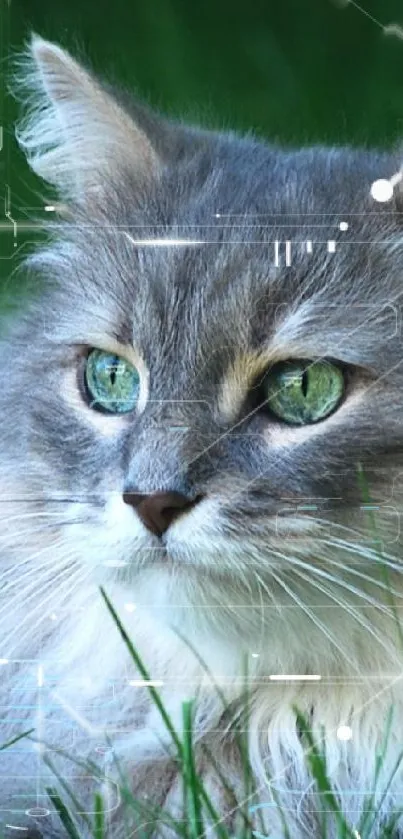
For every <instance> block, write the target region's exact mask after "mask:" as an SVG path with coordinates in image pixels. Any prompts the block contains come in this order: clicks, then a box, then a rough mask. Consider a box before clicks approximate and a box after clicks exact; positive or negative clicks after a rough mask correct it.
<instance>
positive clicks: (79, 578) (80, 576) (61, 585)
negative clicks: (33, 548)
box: [3, 568, 91, 653]
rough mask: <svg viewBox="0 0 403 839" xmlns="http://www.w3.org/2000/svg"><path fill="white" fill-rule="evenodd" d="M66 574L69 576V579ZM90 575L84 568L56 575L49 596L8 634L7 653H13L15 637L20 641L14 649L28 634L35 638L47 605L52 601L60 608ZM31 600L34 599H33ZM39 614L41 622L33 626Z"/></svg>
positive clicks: (4, 640)
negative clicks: (12, 641)
mask: <svg viewBox="0 0 403 839" xmlns="http://www.w3.org/2000/svg"><path fill="white" fill-rule="evenodd" d="M66 572H67V574H68V576H67V579H66ZM90 573H91V572H90V570H88V571H87V573H85V572H84V571H83V569H82V568H79V569H77V571H76V572H75V573H73V574H72V573H71V570H70V569H69V568H65V569H63V571H60V572H59V573H58V574H56V577H55V578H54V580H53V581H52V582H51V581H49V586H48V588H51V591H50V594H49V596H47V597H42V598H41V599H40V601H39V603H38V604H37V605H36V607H35V608H34V609H33V610H31V611H29V612H28V614H27V615H26V617H25V618H23V620H22V621H21V622H20V623H19V625H18V627H16V628H15V629H14V631H13V632H9V633H8V634H7V633H6V635H5V637H4V639H3V644H4V648H5V649H6V650H7V652H8V653H9V652H10V650H11V652H12V650H13V647H12V646H11V647H10V642H11V639H12V638H14V637H15V635H18V640H17V644H16V645H14V647H15V646H17V647H19V646H20V645H21V644H23V643H24V641H25V640H26V638H27V635H28V634H29V635H30V636H32V637H33V636H34V629H35V627H37V626H38V625H39V624H40V623H42V622H43V620H44V619H45V617H46V612H45V610H44V607H45V605H46V604H47V603H49V601H50V600H51V601H52V607H53V604H54V608H56V609H57V608H60V606H61V603H63V598H65V597H66V595H68V596H69V598H70V595H71V593H72V592H73V591H74V589H77V588H78V583H79V584H80V585H81V584H82V583H83V582H84V580H85V579H86V578H87V577H88V576H89V575H90ZM74 582H75V583H76V585H74ZM55 583H56V584H55ZM45 592H46V589H45ZM35 594H39V592H36V593H35ZM40 594H43V590H42V591H41V592H40ZM60 595H61V596H60ZM30 599H32V597H31V598H30ZM24 605H25V603H24ZM38 612H39V613H40V618H39V621H37V623H36V624H32V623H31V621H32V618H33V616H34V615H36V614H37V613H38ZM26 623H28V624H29V626H28V627H27V631H26V632H25V633H22V634H21V627H22V626H24V624H26ZM9 648H10V649H9Z"/></svg>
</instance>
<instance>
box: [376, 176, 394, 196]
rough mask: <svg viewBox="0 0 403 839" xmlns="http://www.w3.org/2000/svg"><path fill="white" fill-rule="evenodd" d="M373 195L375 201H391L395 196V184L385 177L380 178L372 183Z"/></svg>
mask: <svg viewBox="0 0 403 839" xmlns="http://www.w3.org/2000/svg"><path fill="white" fill-rule="evenodd" d="M371 195H372V197H373V199H374V200H375V201H380V202H382V201H390V199H391V198H392V196H393V185H392V184H391V182H390V181H387V180H386V179H385V178H380V180H379V181H374V183H373V184H372V186H371Z"/></svg>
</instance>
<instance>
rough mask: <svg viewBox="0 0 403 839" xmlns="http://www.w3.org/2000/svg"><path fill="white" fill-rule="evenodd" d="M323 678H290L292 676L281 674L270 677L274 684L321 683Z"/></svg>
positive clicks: (298, 676) (294, 676) (315, 676)
mask: <svg viewBox="0 0 403 839" xmlns="http://www.w3.org/2000/svg"><path fill="white" fill-rule="evenodd" d="M321 678H322V676H317V675H313V676H306V675H305V676H303V675H292V676H290V675H283V674H279V675H274V676H269V679H270V680H271V681H272V682H285V681H287V682H289V681H293V682H319V681H320V680H321Z"/></svg>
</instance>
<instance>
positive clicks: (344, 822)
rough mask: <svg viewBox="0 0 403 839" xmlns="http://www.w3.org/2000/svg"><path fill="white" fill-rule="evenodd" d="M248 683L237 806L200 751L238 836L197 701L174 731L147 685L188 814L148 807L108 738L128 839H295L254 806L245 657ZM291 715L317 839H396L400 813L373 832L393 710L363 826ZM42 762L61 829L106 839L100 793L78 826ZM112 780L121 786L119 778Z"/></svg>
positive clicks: (186, 705) (238, 725)
mask: <svg viewBox="0 0 403 839" xmlns="http://www.w3.org/2000/svg"><path fill="white" fill-rule="evenodd" d="M358 480H359V484H360V487H361V492H362V497H363V500H364V501H365V503H368V504H369V503H370V496H369V491H368V486H367V483H366V480H365V476H364V472H363V470H362V468H361V466H359V469H358ZM368 513H369V525H370V529H371V531H372V534H373V536H374V541H375V543H376V544H379V539H378V538H377V529H376V522H375V517H374V515H373V511H368ZM379 561H380V563H381V565H382V567H383V568H384V570H385V580H386V582H387V584H388V591H389V594H390V598H391V600H390V606H391V610H392V614H393V615H394V617H395V620H396V624H397V635H398V639H399V641H400V642H401V644H402V660H403V632H402V627H401V625H400V620H399V616H398V612H397V609H396V607H395V604H394V599H393V594H392V591H391V587H390V584H389V578H388V575H387V569H386V566H385V563H384V561H383V558H382V553H381V551H379ZM100 593H101V596H102V598H103V600H104V603H105V606H106V608H107V610H108V612H109V614H110V616H111V617H112V619H113V621H114V623H115V624H116V626H117V628H118V630H119V633H120V636H121V638H122V643H124V644H125V645H126V647H127V649H128V651H129V653H130V656H131V658H132V660H133V662H134V664H135V666H136V668H137V669H138V671H139V673H140V674H141V676H142V677H143V678H144V679H145V680H146V681H147V682H149V681H151V680H152V677H151V674H150V673H149V672H148V670H147V667H146V666H145V664H144V662H143V660H142V658H141V657H140V655H139V653H138V651H137V650H136V648H135V645H134V644H133V642H132V640H131V639H130V637H129V635H128V633H127V631H126V629H125V627H124V625H123V623H122V621H121V619H120V617H119V615H118V614H117V612H116V610H115V608H114V606H113V604H112V603H111V601H110V599H109V597H108V595H107V593H106V591H105V590H104V588H103V587H100ZM183 640H185V642H186V643H187V645H188V646H189V648H190V649H192V651H193V652H194V654H195V655H196V657H197V658H198V660H199V662H200V663H201V664H202V666H203V667H204V669H205V670H206V672H208V673H209V670H208V668H207V665H206V664H205V663H204V662H203V661H202V659H201V658H200V656H199V654H198V652H197V650H195V649H194V648H193V647H192V645H191V644H190V643H189V642H188V641H186V639H183ZM210 678H211V679H212V682H213V684H215V683H214V680H213V678H212V675H211V674H210ZM243 683H244V685H245V692H244V695H243V703H242V713H241V714H240V716H239V718H238V720H237V721H235V723H234V737H235V742H236V743H237V746H238V749H239V756H240V761H241V765H242V768H243V780H244V789H243V794H242V798H241V800H238V799H237V796H236V794H235V792H234V790H233V789H232V788H231V786H230V785H229V784H228V781H227V780H226V778H225V777H224V776H223V774H222V769H221V768H220V767H219V766H218V765H217V764H216V762H215V758H214V755H213V754H212V753H211V751H210V750H209V749H208V748H207V746H205V745H204V746H202V749H203V753H204V757H205V758H206V759H207V760H208V761H209V763H210V768H211V769H212V770H213V772H215V773H216V776H217V779H218V780H219V781H220V783H221V784H222V786H223V788H225V790H226V793H227V796H228V800H229V801H230V802H231V810H232V811H234V812H237V813H239V817H240V818H239V821H240V827H239V829H238V832H237V833H236V834H235V835H234V834H233V833H231V832H230V831H229V830H228V829H227V827H226V826H225V824H224V823H223V821H224V815H225V814H223V813H218V812H217V811H216V809H215V807H214V805H213V803H212V801H211V799H210V797H209V795H208V792H207V790H206V788H205V784H204V782H203V778H202V777H201V776H200V775H199V773H198V771H197V765H196V757H195V753H196V747H195V743H194V737H193V719H194V708H195V702H196V699H191V700H190V701H186V702H183V704H182V731H177V730H176V729H175V727H174V724H173V722H172V719H171V718H170V716H169V713H168V711H167V710H166V708H165V707H164V704H163V701H162V699H161V696H160V692H159V691H158V690H157V689H156V688H155V687H154V686H153V685H148V686H147V689H148V691H149V694H150V698H151V700H152V702H153V703H154V705H155V707H156V709H157V710H158V712H159V714H160V717H161V720H162V722H163V724H164V726H165V728H166V730H167V732H168V733H169V736H170V740H171V742H172V745H173V747H174V756H173V757H172V760H174V761H175V763H176V766H177V771H178V774H179V776H180V778H181V782H182V790H183V812H182V818H181V819H178V818H173V817H172V816H171V815H170V814H169V813H167V812H166V811H165V810H164V809H162V808H160V807H157V806H155V805H152V804H150V803H149V802H147V803H146V802H145V801H142V800H139V799H136V798H135V797H134V796H133V794H132V793H131V791H130V784H129V781H128V779H127V777H126V775H125V773H124V771H123V770H122V767H121V765H120V763H119V761H118V759H117V757H116V755H115V754H114V753H113V747H112V743H111V741H110V738H109V737H108V735H105V739H106V743H107V745H108V746H109V747H111V748H112V755H113V762H114V765H115V768H116V770H117V777H118V779H119V780H118V785H119V792H120V797H121V801H122V802H123V810H122V816H121V818H122V820H124V823H125V826H126V837H127V839H129V837H130V836H136V839H151V837H152V836H154V835H156V836H158V827H159V826H160V825H162V824H164V825H167V826H169V827H170V828H171V829H172V831H173V834H174V835H175V836H177V837H183V839H201V837H202V836H204V835H205V830H206V826H207V823H208V820H209V822H210V824H211V823H212V824H213V825H214V834H215V836H216V837H217V839H252V837H255V839H270V837H272V839H292V835H291V833H290V829H289V827H288V825H287V817H286V814H285V813H284V812H283V811H282V810H281V804H280V801H278V800H277V799H275V801H276V805H277V808H278V812H279V814H280V817H281V822H282V835H281V837H280V836H279V834H278V833H276V835H275V836H274V834H270V833H269V834H268V833H267V832H266V831H265V828H264V823H263V821H262V809H263V808H264V805H259V804H255V803H254V802H255V801H258V798H257V793H256V788H255V781H254V777H253V772H252V770H251V766H250V761H249V754H248V736H247V730H248V714H249V680H248V671H247V658H246V656H245V657H244V672H243ZM215 689H216V691H217V695H218V697H219V698H220V700H221V702H222V705H223V709H224V708H225V707H226V701H225V697H224V695H223V693H222V692H221V690H220V688H219V686H218V685H216V684H215ZM293 711H294V713H295V718H296V724H297V726H298V729H299V731H300V733H301V740H302V743H303V746H304V748H305V760H306V765H307V768H308V770H309V773H310V776H311V778H312V780H313V781H314V782H315V787H316V791H317V800H318V817H319V821H321V825H322V827H321V837H316V836H315V837H314V839H327V837H328V835H329V830H330V829H332V830H333V829H334V825H336V835H337V839H358V837H360V839H393V837H394V830H395V827H396V823H397V821H398V819H399V818H400V816H401V815H402V814H403V811H400V810H399V811H398V812H395V813H393V814H392V815H391V816H390V818H389V820H388V822H387V824H385V825H384V827H383V828H382V832H381V833H379V830H377V832H376V834H375V833H374V827H375V822H376V818H377V812H378V810H379V808H380V807H381V806H382V802H383V800H384V798H385V796H386V795H387V793H388V790H389V788H390V785H391V783H392V781H393V779H394V777H395V775H396V773H397V772H398V771H399V769H400V768H401V764H402V760H403V750H402V752H401V753H400V755H399V756H398V758H397V760H396V762H395V765H394V767H393V770H392V772H391V773H390V776H389V778H388V779H387V781H386V783H384V786H383V789H380V788H379V782H380V778H381V774H382V768H383V765H384V762H385V758H386V755H387V751H388V745H389V739H390V733H391V730H392V723H393V706H392V707H391V708H390V711H389V714H388V717H387V721H386V726H385V732H384V738H383V743H382V745H381V747H380V749H379V751H378V752H377V753H376V756H375V757H376V760H375V772H374V780H373V788H372V790H371V792H370V793H368V795H367V797H366V799H365V801H364V804H363V808H362V815H361V819H360V822H359V824H358V825H357V824H355V825H353V824H351V823H350V822H349V820H348V817H347V815H346V814H345V813H343V812H342V810H341V807H340V802H339V799H338V797H337V793H336V792H335V791H334V790H333V789H332V786H331V783H330V781H329V778H328V774H327V765H326V747H325V737H324V733H323V736H322V738H321V741H320V742H318V740H317V739H316V738H315V737H314V734H313V732H312V730H311V728H310V725H309V721H308V719H307V718H306V717H305V716H304V714H302V713H301V711H300V710H299V709H298V707H294V708H293ZM32 732H33V729H31V730H30V731H28V732H24V733H22V734H20V735H19V736H17V737H15V738H13V740H11V741H9V742H8V743H5V744H4V745H3V746H1V747H0V749H5V748H10V747H11V746H12V745H13V744H14V743H16V742H17V741H18V740H20V739H21V738H23V737H28V738H29V739H34V738H32ZM42 742H44V744H45V745H46V746H47V747H48V748H49V747H50V748H51V749H52V748H53V747H52V746H51V745H50V744H47V743H46V742H45V741H42ZM198 748H200V745H198ZM53 750H54V752H55V753H58V754H61V755H63V756H65V757H68V758H69V759H70V760H71V761H72V762H73V763H74V764H76V765H78V766H81V767H84V768H85V770H86V771H87V772H90V773H91V774H93V775H95V777H97V778H98V779H99V781H100V782H101V781H108V775H107V773H104V772H102V771H101V770H100V769H99V767H97V766H96V765H95V764H94V763H92V761H80V760H78V759H76V758H73V757H71V756H70V755H69V754H68V753H66V752H65V751H63V750H62V749H53ZM44 761H45V763H46V764H47V766H48V767H49V768H50V769H51V770H52V771H53V773H54V775H55V779H56V780H57V781H58V787H57V788H56V787H53V786H52V787H48V788H47V794H48V796H49V808H51V807H52V808H53V809H54V811H55V812H56V813H57V815H58V817H59V819H60V821H61V823H62V824H63V826H64V828H65V831H66V836H68V837H69V839H84V837H85V839H87V836H91V837H93V839H107V837H108V829H107V818H106V809H107V807H106V802H105V801H104V800H103V797H102V795H101V793H100V792H96V793H95V796H94V807H93V815H92V817H90V816H89V815H86V814H84V815H82V816H80V819H81V821H79V820H78V817H77V816H76V815H75V813H77V812H80V811H81V812H82V811H83V810H84V809H85V808H84V806H83V805H82V804H81V803H80V802H79V801H78V800H77V798H76V795H75V793H74V792H73V791H72V790H71V789H70V787H69V785H68V783H67V782H66V781H65V780H64V779H63V778H62V777H61V776H60V774H59V773H58V772H57V770H56V768H55V767H54V765H53V762H52V761H51V759H50V758H49V755H48V754H45V756H44ZM109 780H112V779H109ZM113 780H114V782H115V783H116V780H115V778H114V779H113ZM269 780H270V779H269V778H268V781H269ZM271 791H272V794H273V796H275V795H276V794H275V791H273V790H271ZM62 796H63V797H62ZM155 831H156V833H155ZM332 835H333V834H332ZM125 839H126V838H125Z"/></svg>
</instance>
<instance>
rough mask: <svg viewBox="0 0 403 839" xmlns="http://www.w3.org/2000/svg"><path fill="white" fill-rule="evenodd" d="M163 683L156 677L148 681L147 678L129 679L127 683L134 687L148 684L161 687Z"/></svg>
mask: <svg viewBox="0 0 403 839" xmlns="http://www.w3.org/2000/svg"><path fill="white" fill-rule="evenodd" d="M163 684H164V682H161V681H159V680H158V679H150V680H149V681H147V679H130V680H129V685H131V686H132V687H134V688H138V687H148V686H150V687H155V688H160V687H162V685H163Z"/></svg>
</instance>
